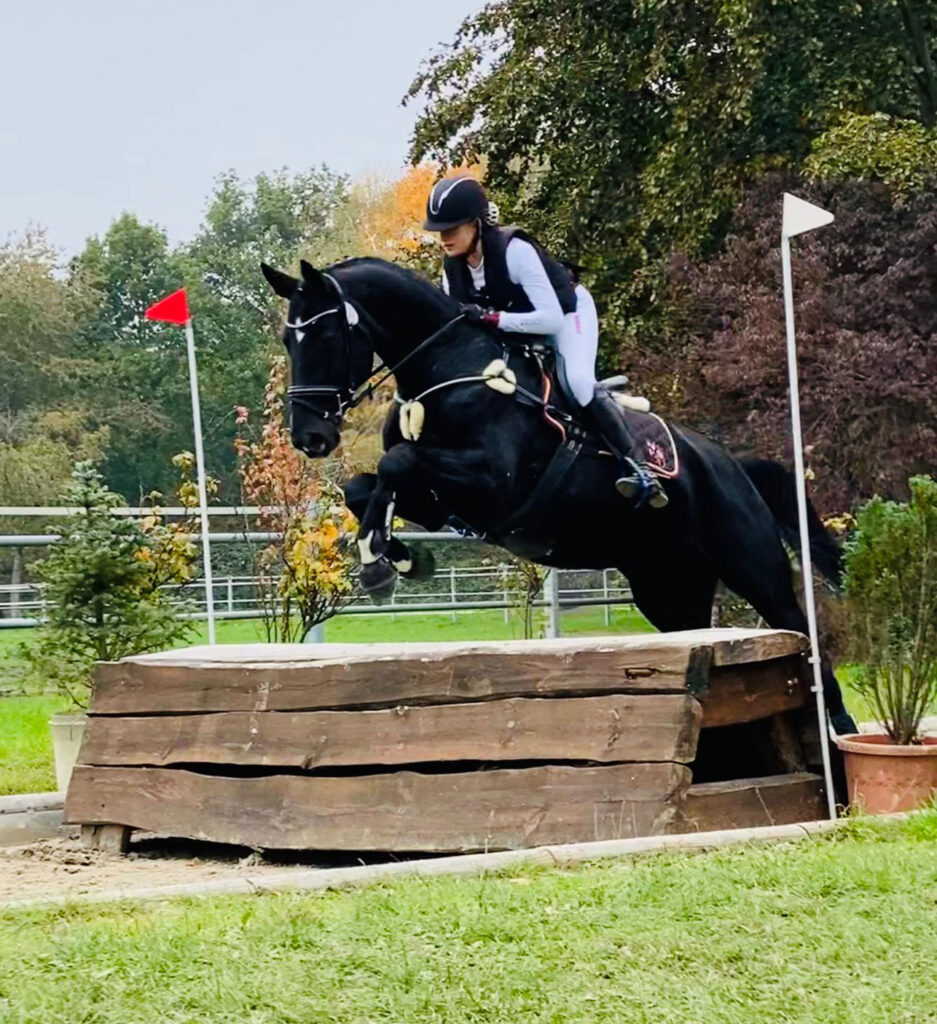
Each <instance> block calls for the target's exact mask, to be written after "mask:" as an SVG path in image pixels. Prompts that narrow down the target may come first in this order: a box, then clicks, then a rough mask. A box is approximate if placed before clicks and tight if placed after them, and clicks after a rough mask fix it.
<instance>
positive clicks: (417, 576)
mask: <svg viewBox="0 0 937 1024" xmlns="http://www.w3.org/2000/svg"><path fill="white" fill-rule="evenodd" d="M409 550H410V568H409V569H407V571H406V572H402V573H401V574H400V575H401V576H403V578H404V579H405V580H417V581H420V582H425V581H426V580H431V579H432V578H433V577H434V576H435V575H436V556H435V555H434V554H433V552H432V551H430V549H429V548H428V547H426V546H425V545H424V544H413V545H411V546H410V549H409Z"/></svg>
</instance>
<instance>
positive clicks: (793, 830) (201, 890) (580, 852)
mask: <svg viewBox="0 0 937 1024" xmlns="http://www.w3.org/2000/svg"><path fill="white" fill-rule="evenodd" d="M904 816H905V815H891V816H890V817H904ZM842 823H843V822H842V820H840V821H810V822H804V823H803V824H798V825H768V826H764V827H761V828H740V829H724V830H720V831H718V832H695V833H690V834H687V835H675V836H647V837H643V838H639V839H615V840H608V841H604V842H595V843H566V844H563V845H560V846H539V847H535V848H534V849H531V850H508V851H505V852H501V853H477V854H466V855H462V856H456V857H438V858H434V859H432V860H414V861H404V862H399V861H398V862H394V863H391V864H369V865H365V866H362V867H353V868H323V869H316V868H311V869H309V870H306V871H291V872H287V871H282V872H270V873H267V874H265V875H255V876H253V877H251V876H250V875H245V876H243V877H241V878H225V879H216V880H213V881H205V882H189V883H184V884H181V885H163V886H150V887H146V888H138V889H110V890H106V891H102V892H94V893H82V894H80V895H73V896H65V897H61V896H60V897H53V898H49V899H42V898H38V899H31V900H14V901H10V902H7V903H2V904H0V908H2V909H3V910H13V909H20V908H27V907H50V906H66V905H74V904H79V903H81V904H84V903H106V902H112V901H115V900H164V899H171V898H176V897H193V896H232V895H250V894H252V893H262V892H312V891H316V890H322V889H338V888H345V887H349V886H358V885H368V884H370V883H373V882H380V881H384V880H385V879H386V880H390V879H395V878H400V877H414V876H415V877H422V878H430V877H433V876H436V875H475V874H484V873H485V872H488V871H499V870H502V869H504V868H508V867H513V866H515V865H532V866H544V867H560V866H565V865H569V864H578V863H581V862H582V861H592V860H604V859H608V858H615V857H630V856H636V855H641V854H649V853H666V852H668V851H673V852H675V853H685V852H691V853H694V852H703V851H706V850H716V849H720V848H722V847H728V846H739V845H742V844H745V843H759V844H760V843H778V842H790V841H792V840H797V839H803V838H805V837H809V836H819V835H823V834H825V833H827V832H832V831H834V830H835V829H837V828H840V827H841V825H842Z"/></svg>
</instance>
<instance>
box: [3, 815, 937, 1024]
mask: <svg viewBox="0 0 937 1024" xmlns="http://www.w3.org/2000/svg"><path fill="white" fill-rule="evenodd" d="M935 840H937V811H931V812H927V813H924V814H921V815H918V816H916V817H914V818H913V819H910V820H908V821H905V822H901V823H881V822H871V821H868V820H862V819H858V820H856V821H855V822H853V823H852V824H851V825H850V827H849V828H848V829H847V830H845V832H844V833H842V834H838V835H837V836H835V837H826V838H819V839H805V840H800V841H799V842H797V843H792V844H787V845H784V846H776V847H748V848H738V849H736V850H733V851H722V852H717V853H710V854H701V855H696V856H677V855H666V856H664V855H656V856H653V857H648V858H644V859H639V860H634V861H618V862H605V863H603V864H600V865H582V866H579V867H575V868H570V869H564V870H559V869H549V870H547V869H524V868H521V867H517V868H514V869H513V870H511V871H509V872H506V873H504V874H501V875H496V876H487V877H482V878H437V879H411V880H404V879H402V880H399V881H396V882H394V883H388V884H381V885H375V886H372V887H370V888H367V889H364V890H359V891H345V892H332V893H316V894H293V895H286V894H268V895H258V896H252V897H229V898H223V899H206V900H203V901H174V902H172V903H156V904H154V903H149V904H141V905H138V906H133V905H130V904H110V905H104V906H97V907H85V908H82V907H80V906H78V905H74V906H72V907H70V908H68V909H57V910H49V911H19V912H9V913H7V914H6V915H0V1022H2V1024H14V1022H16V1024H58V1022H62V1024H66V1022H68V1024H72V1022H91V1021H93V1022H95V1024H127V1022H130V1021H132V1022H134V1024H150V1022H152V1024H177V1022H178V1024H183V1022H185V1024H188V1022H194V1021H198V1022H199V1024H216V1022H217V1024H222V1022H225V1024H227V1022H238V1024H281V1022H282V1024H286V1022H302V1024H319V1022H322V1024H326V1022H342V1024H375V1022H388V1024H417V1022H420V1024H423V1022H425V1024H482V1022H484V1024H509V1022H510V1024H515V1022H516V1024H520V1022H523V1024H548V1022H549V1024H578V1022H582V1024H605V1022H607V1024H611V1022H615V1024H764V1022H766V1021H770V1022H783V1024H818V1022H822V1024H929V1022H937V970H935V968H937V947H935V943H934V935H935V929H937V906H935V899H937V857H935V856H934V842H935Z"/></svg>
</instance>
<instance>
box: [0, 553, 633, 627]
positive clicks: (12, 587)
mask: <svg viewBox="0 0 937 1024" xmlns="http://www.w3.org/2000/svg"><path fill="white" fill-rule="evenodd" d="M509 571H510V567H509V566H505V565H498V566H449V567H448V568H444V569H439V570H437V574H436V578H435V580H434V581H433V582H434V584H435V586H433V587H432V588H429V587H428V586H427V585H426V584H419V583H415V584H409V585H408V584H407V582H406V581H402V584H401V587H400V588H399V589H398V592H397V594H396V595H395V598H394V601H393V603H392V604H386V605H373V604H372V603H371V601H370V599H369V598H368V597H367V595H366V594H360V593H359V594H355V595H354V596H353V597H352V599H351V600H350V601H349V603H348V604H347V605H346V606H345V607H344V608H342V609H341V611H340V612H339V613H338V614H339V615H356V614H357V615H360V614H368V615H370V614H392V615H396V614H406V613H407V612H429V611H433V612H449V613H450V614H451V615H452V618H453V621H456V617H457V616H458V613H459V612H460V611H462V612H466V611H474V610H478V609H500V610H502V611H503V612H504V617H505V620H507V617H508V611H509V609H511V608H514V607H516V605H517V600H516V598H514V597H512V594H511V591H510V587H509V576H508V573H509ZM556 576H557V584H558V586H557V596H558V602H559V605H560V607H561V608H570V607H583V606H588V605H601V606H602V607H604V610H605V611H604V614H605V622H606V624H608V622H609V609H610V608H611V607H612V606H613V605H619V604H630V603H631V593H630V591H629V590H628V586H627V584H626V583H625V581H624V580H623V579H622V577H621V576H620V574H619V573H618V572H616V571H615V570H612V569H605V570H603V571H588V570H558V571H557V572H556ZM167 589H170V590H178V589H180V588H175V587H171V588H167ZM272 589H273V581H272V580H270V579H264V578H263V577H258V576H221V577H219V578H217V579H215V580H214V581H213V587H212V592H213V601H214V612H215V618H218V619H256V618H260V617H262V615H263V602H262V600H261V594H263V593H264V592H266V593H268V594H269V593H270V592H271V591H272ZM184 592H185V594H186V595H187V596H188V598H189V601H190V603H191V604H194V606H195V608H194V610H193V611H192V612H189V613H186V614H187V617H191V618H198V619H201V618H205V617H206V611H207V610H206V604H205V588H204V585H203V581H201V580H198V581H194V582H193V583H190V584H189V585H188V586H187V587H185V588H184ZM549 603H550V599H549V597H542V598H540V599H538V600H537V601H536V602H535V604H536V605H537V606H540V607H544V606H547V605H548V604H549ZM46 612H47V605H46V601H45V598H44V596H43V588H42V585H41V584H38V583H20V584H9V583H7V584H2V585H0V628H15V627H32V626H38V625H40V624H41V622H42V620H43V619H44V618H45V616H46Z"/></svg>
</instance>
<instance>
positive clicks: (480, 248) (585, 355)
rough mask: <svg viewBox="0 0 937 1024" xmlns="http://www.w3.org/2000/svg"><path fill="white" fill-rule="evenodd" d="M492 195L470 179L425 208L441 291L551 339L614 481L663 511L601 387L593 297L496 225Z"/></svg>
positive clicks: (661, 494)
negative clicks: (614, 464)
mask: <svg viewBox="0 0 937 1024" xmlns="http://www.w3.org/2000/svg"><path fill="white" fill-rule="evenodd" d="M490 221H491V218H489V203H488V196H487V195H486V193H485V190H484V188H482V186H481V185H480V184H479V183H478V182H477V181H476V180H475V179H474V178H472V177H469V176H468V175H458V176H456V177H452V178H443V179H442V180H441V181H437V182H436V184H435V185H434V186H433V188H432V190H431V191H430V194H429V198H428V199H427V201H426V219H425V220H424V221H423V227H424V229H425V230H427V231H438V232H439V237H440V243H441V244H442V248H443V251H444V252H445V254H446V256H445V260H444V263H443V279H442V284H443V290H444V291H445V292H447V293H448V294H449V295H451V296H452V297H453V298H454V299H458V301H459V302H460V303H462V310H463V312H464V313H465V315H466V317H467V318H468V319H470V320H473V321H475V322H477V323H482V324H485V325H486V326H489V327H493V328H498V329H499V330H502V331H510V332H517V333H520V334H538V335H545V336H547V337H548V338H550V339H551V340H552V342H553V344H555V345H556V347H557V349H558V350H559V352H560V354H561V355H562V357H563V361H564V363H565V366H566V377H567V379H568V381H569V387H570V390H571V391H572V393H573V397H574V398H575V400H576V401H577V402H578V403H579V405H580V406H581V408H582V410H583V412H584V413H585V415H586V417H587V419H588V420H589V422H590V423H591V425H592V426H593V427H594V428H595V430H597V431H598V432H599V434H600V435H601V436H602V437H603V439H604V440H605V443H606V444H607V445H608V446H609V448H611V450H612V452H613V453H614V454H615V455H616V456H617V457H618V459H619V462H620V463H621V464H622V469H621V472H620V473H619V476H618V479H617V480H616V481H615V486H616V487H617V488H618V491H619V492H620V493H621V494H622V495H623V496H624V497H626V498H639V499H645V500H646V501H647V503H648V504H649V505H650V506H651V507H652V508H663V507H664V506H665V505H666V504H667V500H668V499H667V494H666V492H665V491H664V489H663V487H662V486H661V484H660V481H659V480H658V479H657V477H656V476H654V475H653V474H652V473H650V472H648V470H647V469H646V468H644V466H643V465H639V464H638V462H637V461H636V460H635V458H634V454H635V453H634V444H633V441H632V438H631V434H630V432H629V430H628V427H627V425H626V423H625V419H624V417H623V416H622V414H621V410H620V409H619V407H618V404H617V402H616V401H615V399H614V398H613V397H612V396H611V395H610V394H609V392H608V391H607V390H606V389H605V388H602V387H599V386H597V384H596V379H595V357H596V352H597V350H598V341H599V322H598V316H597V315H596V311H595V303H594V302H593V301H592V296H591V295H590V294H589V293H588V292H587V291H586V289H585V288H583V286H582V285H581V284H577V283H576V282H575V281H574V280H573V277H572V275H571V274H570V272H569V270H567V269H566V268H565V267H564V266H563V265H562V264H560V263H558V262H557V261H556V260H554V259H552V257H551V256H550V255H549V254H548V253H547V252H546V251H545V250H544V249H543V248H542V247H541V246H540V245H539V244H538V243H537V241H536V240H535V239H534V238H532V237H531V236H530V235H528V234H527V233H526V232H524V231H521V230H520V229H518V228H502V227H498V226H496V225H495V224H493V223H491V222H490Z"/></svg>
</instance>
